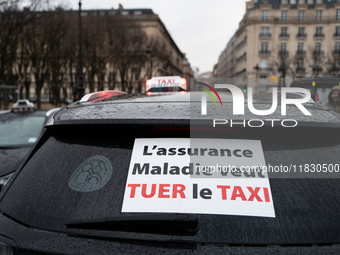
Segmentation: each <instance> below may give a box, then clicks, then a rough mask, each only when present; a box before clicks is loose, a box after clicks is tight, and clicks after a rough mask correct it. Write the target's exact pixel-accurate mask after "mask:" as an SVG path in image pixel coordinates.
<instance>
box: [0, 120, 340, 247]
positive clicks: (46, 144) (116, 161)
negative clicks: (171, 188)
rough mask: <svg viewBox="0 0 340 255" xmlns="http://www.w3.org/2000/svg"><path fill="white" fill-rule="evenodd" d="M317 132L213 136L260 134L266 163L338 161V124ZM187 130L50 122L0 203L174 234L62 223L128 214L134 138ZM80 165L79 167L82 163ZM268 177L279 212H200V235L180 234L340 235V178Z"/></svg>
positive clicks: (314, 239)
mask: <svg viewBox="0 0 340 255" xmlns="http://www.w3.org/2000/svg"><path fill="white" fill-rule="evenodd" d="M314 131H316V130H312V129H310V130H303V129H302V130H299V131H298V129H295V131H294V133H292V132H291V131H286V130H284V129H282V130H279V131H276V130H275V131H274V129H268V130H265V129H261V131H256V132H253V131H252V132H248V131H247V130H246V129H242V130H241V129H240V130H237V129H229V130H221V132H215V138H224V139H251V140H260V141H261V142H262V147H263V152H264V156H265V160H266V163H267V164H272V165H280V164H284V165H288V164H304V163H312V162H313V163H315V162H316V163H317V162H319V163H320V162H323V163H325V164H336V163H338V162H339V160H338V155H340V139H339V137H338V136H337V133H336V131H334V130H327V131H326V130H324V131H323V132H320V129H319V133H318V134H317V133H316V134H317V135H315V137H310V134H311V133H313V132H314ZM197 134H199V135H201V137H202V138H203V137H205V136H206V134H205V131H204V128H202V132H198V133H197ZM278 134H280V135H278ZM209 135H210V133H209ZM189 137H190V130H189V129H188V128H187V127H162V126H159V127H151V126H139V125H135V126H128V127H127V126H120V127H118V126H117V127H112V126H101V128H100V129H99V128H95V127H91V126H76V127H53V128H49V129H48V131H47V132H46V133H45V134H44V137H43V139H42V140H41V142H40V144H39V148H38V149H37V151H36V152H35V153H34V155H33V156H32V158H31V159H30V160H29V161H28V162H27V164H26V165H25V166H24V167H23V169H22V170H21V172H20V173H19V174H18V175H17V177H16V179H15V181H14V182H13V183H12V185H11V186H10V187H9V188H8V190H7V193H6V194H5V195H4V196H3V199H2V200H1V203H0V210H1V211H3V212H4V214H6V215H8V216H10V217H12V218H13V219H16V220H17V221H19V222H22V223H25V224H27V225H29V226H32V227H35V228H40V229H47V230H51V231H61V232H70V231H73V232H76V233H82V234H89V233H91V234H95V235H99V236H105V237H126V238H129V237H134V238H138V239H142V240H166V239H167V238H169V237H167V236H166V235H157V234H155V235H153V234H141V233H126V232H124V233H122V232H117V231H96V230H85V229H83V230H77V229H76V230H74V229H72V230H70V229H67V228H66V226H65V223H67V222H69V221H75V220H88V219H98V218H102V219H103V218H106V217H114V216H124V215H126V214H124V213H122V204H123V197H124V191H125V185H126V181H127V176H128V169H129V165H130V159H131V156H132V150H133V146H134V142H135V139H136V138H151V139H152V138H189ZM106 164H108V165H111V167H112V168H111V169H112V176H111V177H110V178H109V179H105V177H104V176H103V175H100V173H101V172H103V171H106V170H105V169H106V168H105V165H106ZM80 166H81V167H80ZM106 166H107V165H106ZM79 167H80V168H81V170H80V171H78V170H77V169H80V168H79ZM77 171H78V172H77ZM72 176H73V177H74V180H76V179H77V178H80V179H81V178H87V179H88V180H89V181H90V182H91V183H94V184H98V183H99V182H101V183H105V184H104V185H103V186H101V187H99V188H98V189H93V190H88V191H87V192H83V191H82V189H84V188H85V189H90V188H89V187H81V186H77V185H75V186H74V188H70V180H72V178H73V177H72ZM269 177H270V176H269ZM269 181H270V186H271V192H272V197H273V202H274V207H275V213H276V217H275V218H267V217H248V216H235V215H206V214H198V215H197V217H198V221H199V225H200V230H199V231H198V232H197V234H196V235H194V236H178V237H176V239H178V240H180V239H183V240H184V239H185V240H194V241H197V242H203V243H229V244H277V243H280V244H293V243H331V242H339V241H340V231H339V227H338V222H340V214H339V213H338V212H339V211H340V204H339V203H338V201H339V200H340V188H339V185H338V181H339V179H276V178H269ZM73 183H76V182H73ZM97 187H98V186H97ZM77 189H78V190H77ZM17 208H22V210H18V209H17Z"/></svg>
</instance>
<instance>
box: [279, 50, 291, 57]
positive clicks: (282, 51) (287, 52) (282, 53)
mask: <svg viewBox="0 0 340 255" xmlns="http://www.w3.org/2000/svg"><path fill="white" fill-rule="evenodd" d="M279 55H280V56H281V57H288V55H289V51H286V50H280V51H279Z"/></svg>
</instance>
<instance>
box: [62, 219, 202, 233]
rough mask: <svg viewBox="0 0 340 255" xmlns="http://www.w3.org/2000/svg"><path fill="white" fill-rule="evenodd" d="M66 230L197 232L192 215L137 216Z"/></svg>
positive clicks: (91, 221)
mask: <svg viewBox="0 0 340 255" xmlns="http://www.w3.org/2000/svg"><path fill="white" fill-rule="evenodd" d="M65 225H66V227H67V228H76V229H94V230H110V231H124V232H138V233H151V234H163V235H169V234H175V235H195V234H196V233H197V231H198V230H199V224H198V219H197V216H196V215H194V214H157V215H156V214H139V215H129V216H116V217H108V218H99V219H89V220H77V221H70V222H67V223H65Z"/></svg>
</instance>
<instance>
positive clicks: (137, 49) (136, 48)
mask: <svg viewBox="0 0 340 255" xmlns="http://www.w3.org/2000/svg"><path fill="white" fill-rule="evenodd" d="M135 51H139V43H138V42H136V43H135Z"/></svg>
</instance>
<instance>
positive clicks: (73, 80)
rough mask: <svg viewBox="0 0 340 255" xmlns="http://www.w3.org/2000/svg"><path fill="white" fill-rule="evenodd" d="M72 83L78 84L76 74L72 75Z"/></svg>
mask: <svg viewBox="0 0 340 255" xmlns="http://www.w3.org/2000/svg"><path fill="white" fill-rule="evenodd" d="M71 79H72V82H73V83H75V82H76V73H72V77H71Z"/></svg>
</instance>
